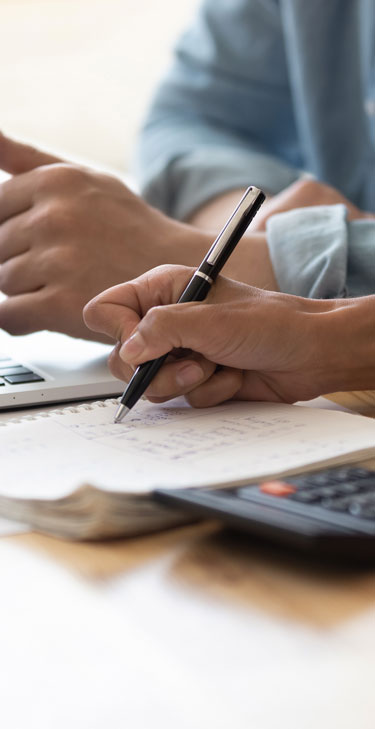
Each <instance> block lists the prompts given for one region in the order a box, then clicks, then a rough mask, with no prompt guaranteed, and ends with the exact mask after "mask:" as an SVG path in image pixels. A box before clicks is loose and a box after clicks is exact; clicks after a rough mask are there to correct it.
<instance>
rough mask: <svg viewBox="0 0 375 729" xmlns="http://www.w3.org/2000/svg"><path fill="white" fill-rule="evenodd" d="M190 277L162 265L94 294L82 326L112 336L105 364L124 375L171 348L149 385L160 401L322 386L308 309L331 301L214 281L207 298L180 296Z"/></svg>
mask: <svg viewBox="0 0 375 729" xmlns="http://www.w3.org/2000/svg"><path fill="white" fill-rule="evenodd" d="M192 273H193V269H189V268H186V267H184V266H161V267H158V268H156V269H154V270H153V271H149V272H148V273H146V274H144V275H143V276H140V277H139V278H137V279H135V280H134V281H130V282H129V283H126V284H122V285H120V286H115V287H113V288H111V289H109V290H108V291H105V292H104V293H102V294H100V295H99V296H98V297H97V298H96V299H94V300H93V301H91V302H90V303H89V304H88V305H87V306H86V307H85V310H84V318H85V321H86V324H87V326H89V327H90V328H92V329H93V330H94V331H97V332H101V333H104V334H106V335H108V336H110V337H112V338H114V339H116V340H117V341H118V344H117V346H116V347H115V349H114V351H113V353H112V355H111V357H110V368H111V370H112V372H113V374H114V375H115V376H116V377H118V378H119V379H123V380H125V381H128V380H129V379H130V377H131V375H132V373H133V370H134V368H135V367H136V366H137V365H139V364H141V363H142V362H145V361H147V360H149V359H154V358H156V357H160V356H161V355H163V354H166V353H167V352H172V355H171V356H170V358H169V360H167V362H166V363H165V364H164V366H163V367H162V369H161V370H160V372H159V373H158V375H157V376H156V377H155V379H154V380H153V382H152V383H151V385H150V387H149V389H148V390H147V395H148V397H149V399H150V400H151V401H153V402H161V401H164V400H167V399H170V398H172V397H175V396H177V395H180V394H184V395H185V396H186V398H187V400H188V401H189V402H190V404H192V405H194V406H196V407H207V406H209V405H215V404H217V403H218V402H221V401H223V400H227V399H233V398H235V399H242V400H273V401H284V402H294V401H295V400H302V399H310V398H312V397H315V396H317V395H318V394H321V393H322V392H324V391H326V392H327V390H324V383H323V379H322V377H321V374H322V373H321V371H320V368H321V365H320V359H319V360H318V357H317V354H316V350H315V347H316V346H317V339H316V336H315V332H314V336H313V333H312V329H311V325H312V320H313V318H312V317H311V313H314V312H315V313H321V312H323V311H324V312H325V311H329V310H330V309H332V308H333V307H334V302H326V301H312V300H307V299H301V298H298V297H295V296H288V295H285V294H279V293H271V292H267V291H262V290H259V289H254V288H252V287H250V286H246V285H245V284H241V283H238V282H235V281H232V280H230V279H226V278H223V277H219V279H218V280H217V282H216V284H215V286H214V288H213V289H212V291H211V292H210V294H209V296H208V298H207V300H206V301H205V302H204V303H200V302H194V303H185V304H172V303H171V302H175V301H177V299H178V297H179V295H180V293H181V292H182V291H183V289H184V288H185V286H186V284H187V282H188V280H189V279H190V277H191V275H192Z"/></svg>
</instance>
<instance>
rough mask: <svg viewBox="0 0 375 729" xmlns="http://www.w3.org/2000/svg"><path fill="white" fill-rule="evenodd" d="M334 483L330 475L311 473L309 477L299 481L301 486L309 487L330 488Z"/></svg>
mask: <svg viewBox="0 0 375 729" xmlns="http://www.w3.org/2000/svg"><path fill="white" fill-rule="evenodd" d="M334 483H336V481H335V479H334V478H333V477H332V474H331V473H313V474H311V476H307V477H306V478H303V479H301V484H307V485H311V486H330V485H331V484H334Z"/></svg>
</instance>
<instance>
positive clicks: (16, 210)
mask: <svg viewBox="0 0 375 729" xmlns="http://www.w3.org/2000/svg"><path fill="white" fill-rule="evenodd" d="M33 193H34V176H33V172H25V173H24V174H22V175H18V176H17V177H11V178H10V179H9V180H6V181H5V182H3V183H2V184H0V223H4V222H5V220H8V218H12V217H13V216H14V215H20V213H24V212H25V211H26V210H29V208H31V206H32V204H33Z"/></svg>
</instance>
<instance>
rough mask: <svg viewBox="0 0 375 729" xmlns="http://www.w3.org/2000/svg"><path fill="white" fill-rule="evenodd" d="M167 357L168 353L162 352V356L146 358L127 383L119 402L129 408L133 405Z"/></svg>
mask: <svg viewBox="0 0 375 729" xmlns="http://www.w3.org/2000/svg"><path fill="white" fill-rule="evenodd" d="M167 357H168V354H163V356H162V357H158V358H157V359H153V360H148V362H143V364H141V365H139V367H137V369H136V371H135V372H134V375H133V377H132V378H131V380H130V382H129V383H128V386H127V388H126V390H125V392H124V395H123V397H122V398H121V401H120V402H121V403H122V404H123V405H126V407H127V408H129V409H131V408H132V407H133V405H135V403H136V402H137V401H138V400H139V398H140V397H142V395H143V393H144V392H145V390H146V389H147V388H148V386H149V384H150V382H151V380H153V379H154V377H155V376H156V375H157V373H158V372H159V370H160V368H161V366H162V365H163V364H164V362H165V360H166V359H167Z"/></svg>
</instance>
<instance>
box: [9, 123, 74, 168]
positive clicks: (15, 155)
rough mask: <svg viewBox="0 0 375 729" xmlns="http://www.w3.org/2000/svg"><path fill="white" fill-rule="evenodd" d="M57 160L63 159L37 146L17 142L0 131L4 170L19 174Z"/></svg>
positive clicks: (54, 162)
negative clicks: (42, 150)
mask: <svg viewBox="0 0 375 729" xmlns="http://www.w3.org/2000/svg"><path fill="white" fill-rule="evenodd" d="M56 162H62V160H61V159H59V158H58V157H54V156H53V155H51V154H47V153H46V152H41V151H40V150H39V149H36V147H31V146H29V145H27V144H22V143H21V142H17V141H16V140H15V139H11V138H10V137H6V136H5V134H3V133H2V132H0V169H1V170H4V172H9V174H10V175H19V174H21V173H22V172H29V171H30V170H33V169H34V168H35V167H41V166H42V165H52V164H56Z"/></svg>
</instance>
